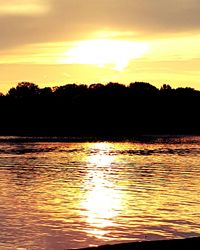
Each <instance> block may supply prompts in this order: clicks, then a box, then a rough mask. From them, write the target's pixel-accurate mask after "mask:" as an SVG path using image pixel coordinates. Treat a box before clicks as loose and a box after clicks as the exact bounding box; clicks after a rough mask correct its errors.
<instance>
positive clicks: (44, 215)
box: [0, 137, 200, 250]
mask: <svg viewBox="0 0 200 250" xmlns="http://www.w3.org/2000/svg"><path fill="white" fill-rule="evenodd" d="M190 236H200V137H176V138H171V137H163V138H153V137H152V138H151V139H150V140H143V141H133V142H89V143H84V142H73V143H69V142H64V141H62V142H61V141H60V142H59V141H56V139H55V138H54V139H53V140H48V141H46V142H45V140H41V138H39V139H38V140H37V139H34V140H30V139H28V138H23V140H19V138H16V137H0V249H1V250H6V249H12V250H14V249H18V250H19V249H20V250H22V249H23V250H24V249H27V250H42V249H48V250H58V249H59V250H60V249H69V248H78V247H86V246H89V245H100V244H107V243H118V242H127V241H136V240H153V239H163V238H182V237H190Z"/></svg>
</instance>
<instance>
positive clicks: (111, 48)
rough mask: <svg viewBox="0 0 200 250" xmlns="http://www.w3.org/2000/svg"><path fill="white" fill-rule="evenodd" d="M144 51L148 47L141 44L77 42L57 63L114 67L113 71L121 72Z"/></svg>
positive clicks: (113, 41) (126, 42)
mask: <svg viewBox="0 0 200 250" xmlns="http://www.w3.org/2000/svg"><path fill="white" fill-rule="evenodd" d="M146 51H148V45H147V44H145V43H142V42H131V41H122V40H109V39H96V40H87V41H79V42H77V43H76V44H75V45H74V47H73V48H71V49H69V50H68V51H67V52H66V53H64V55H63V57H62V58H61V59H60V60H59V63H63V64H65V63H66V64H94V65H98V66H99V67H105V66H106V65H114V67H113V69H115V70H118V71H121V70H123V69H124V68H126V67H127V66H128V64H129V61H131V60H133V59H136V58H140V57H141V56H142V55H143V54H144V53H145V52H146Z"/></svg>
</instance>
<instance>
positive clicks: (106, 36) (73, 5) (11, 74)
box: [0, 0, 200, 93]
mask: <svg viewBox="0 0 200 250" xmlns="http://www.w3.org/2000/svg"><path fill="white" fill-rule="evenodd" d="M199 13H200V1H199V0H167V1H166V0H9V1H8V0H0V34H1V37H0V92H3V93H6V92H7V91H8V90H9V89H10V88H11V87H13V86H16V85H17V83H19V82H22V81H29V82H33V83H36V84H38V85H39V87H45V86H59V85H63V84H67V83H77V84H81V83H83V84H91V83H99V82H101V83H107V82H110V81H112V82H119V83H123V84H129V83H131V82H135V81H145V82H150V83H151V84H153V85H154V86H157V87H160V86H161V85H162V84H166V83H167V84H170V85H171V86H172V87H174V88H176V87H192V88H195V89H200V70H199V66H200V18H199Z"/></svg>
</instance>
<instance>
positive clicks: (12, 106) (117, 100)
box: [0, 82, 200, 136]
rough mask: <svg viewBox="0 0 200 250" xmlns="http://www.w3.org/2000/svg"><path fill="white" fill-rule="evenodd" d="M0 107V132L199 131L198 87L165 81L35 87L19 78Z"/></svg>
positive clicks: (118, 133)
mask: <svg viewBox="0 0 200 250" xmlns="http://www.w3.org/2000/svg"><path fill="white" fill-rule="evenodd" d="M0 107H1V122H0V134H1V135H38V136H43V135H44V136H47V135H53V136H62V135H65V136H134V135H140V134H200V119H199V114H200V109H199V108H200V91H197V90H194V89H192V88H177V89H173V88H171V87H170V86H169V85H167V84H164V85H163V86H162V87H161V89H158V88H156V87H154V86H152V85H151V84H149V83H144V82H135V83H131V84H130V85H129V86H125V85H122V84H119V83H113V82H110V83H108V84H107V85H103V84H100V83H99V84H92V85H90V86H87V85H83V84H80V85H77V84H67V85H64V86H59V87H53V88H49V87H46V88H39V87H38V86H37V85H35V84H33V83H29V82H22V83H19V84H18V85H17V86H16V87H15V88H11V89H10V90H9V91H8V93H7V94H6V95H3V94H0Z"/></svg>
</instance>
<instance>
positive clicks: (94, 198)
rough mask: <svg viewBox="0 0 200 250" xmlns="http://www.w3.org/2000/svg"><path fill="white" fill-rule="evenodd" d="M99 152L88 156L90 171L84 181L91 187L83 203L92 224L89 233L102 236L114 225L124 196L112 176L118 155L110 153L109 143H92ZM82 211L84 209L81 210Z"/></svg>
mask: <svg viewBox="0 0 200 250" xmlns="http://www.w3.org/2000/svg"><path fill="white" fill-rule="evenodd" d="M91 149H93V150H96V151H97V153H95V154H93V155H90V156H88V173H87V176H86V181H85V183H84V185H85V187H86V189H87V188H88V187H90V189H89V190H88V191H87V192H86V194H85V195H84V196H85V197H84V200H83V201H82V203H81V207H82V208H83V211H84V212H82V215H83V216H86V222H87V223H88V224H89V225H90V226H91V229H89V230H87V233H89V234H93V235H95V236H96V237H98V238H101V237H102V236H104V235H105V234H106V233H108V232H109V230H108V229H107V228H108V227H111V226H114V222H113V219H114V218H115V217H116V216H117V214H118V212H119V211H120V209H121V202H122V199H121V198H122V197H121V194H120V192H119V191H118V190H117V189H116V187H115V185H114V183H113V182H112V179H111V178H110V173H109V172H110V168H111V164H112V162H113V161H114V160H116V156H114V155H110V154H109V149H110V146H109V144H107V143H97V144H94V145H91ZM81 211H82V210H81Z"/></svg>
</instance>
